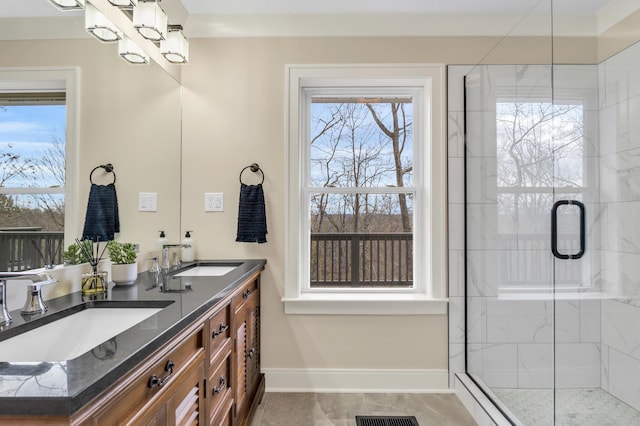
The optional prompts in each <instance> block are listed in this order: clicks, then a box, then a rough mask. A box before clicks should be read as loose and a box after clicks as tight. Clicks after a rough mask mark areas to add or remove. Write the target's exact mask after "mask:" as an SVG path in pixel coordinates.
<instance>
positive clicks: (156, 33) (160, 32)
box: [133, 0, 168, 41]
mask: <svg viewBox="0 0 640 426" xmlns="http://www.w3.org/2000/svg"><path fill="white" fill-rule="evenodd" d="M167 20H168V18H167V14H166V12H165V11H164V10H163V9H162V7H160V3H159V2H157V1H155V0H153V1H142V0H141V1H140V2H138V6H137V7H136V8H135V9H133V26H134V27H135V29H137V30H138V32H139V33H140V34H141V35H142V37H144V38H146V39H147V40H153V41H160V40H164V39H165V38H166V36H167Z"/></svg>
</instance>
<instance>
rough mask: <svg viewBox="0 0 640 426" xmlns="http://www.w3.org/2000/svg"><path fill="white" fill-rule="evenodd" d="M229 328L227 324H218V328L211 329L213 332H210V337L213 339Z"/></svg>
mask: <svg viewBox="0 0 640 426" xmlns="http://www.w3.org/2000/svg"><path fill="white" fill-rule="evenodd" d="M228 329H229V325H228V324H222V323H221V324H220V328H219V329H218V330H213V333H211V338H212V339H215V338H216V336H219V335H220V334H222V333H224V332H225V331H227V330H228Z"/></svg>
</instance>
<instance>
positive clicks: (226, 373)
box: [207, 345, 233, 419]
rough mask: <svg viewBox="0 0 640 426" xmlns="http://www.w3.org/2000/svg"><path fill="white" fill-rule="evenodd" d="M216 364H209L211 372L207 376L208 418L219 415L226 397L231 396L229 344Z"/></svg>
mask: <svg viewBox="0 0 640 426" xmlns="http://www.w3.org/2000/svg"><path fill="white" fill-rule="evenodd" d="M216 362H217V363H216V364H212V365H211V367H212V368H211V370H213V373H212V374H211V376H210V377H209V383H208V386H207V392H208V393H209V394H208V395H207V399H208V403H209V418H210V419H214V418H217V417H219V415H220V412H221V410H222V407H223V405H225V403H226V401H227V399H228V398H229V397H232V394H233V389H232V387H231V371H232V369H231V345H228V347H227V346H225V348H224V351H223V352H222V353H221V357H220V359H219V360H216Z"/></svg>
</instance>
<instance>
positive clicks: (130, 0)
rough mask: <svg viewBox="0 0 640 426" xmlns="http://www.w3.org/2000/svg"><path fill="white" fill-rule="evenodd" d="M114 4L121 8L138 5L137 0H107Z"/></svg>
mask: <svg viewBox="0 0 640 426" xmlns="http://www.w3.org/2000/svg"><path fill="white" fill-rule="evenodd" d="M107 1H108V2H109V3H111V4H112V5H114V6H117V7H120V8H123V9H131V8H134V7H136V6H137V5H138V0H107Z"/></svg>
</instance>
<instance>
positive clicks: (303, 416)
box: [251, 393, 476, 426]
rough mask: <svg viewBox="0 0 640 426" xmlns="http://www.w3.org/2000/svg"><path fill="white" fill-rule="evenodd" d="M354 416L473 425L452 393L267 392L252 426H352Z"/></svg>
mask: <svg viewBox="0 0 640 426" xmlns="http://www.w3.org/2000/svg"><path fill="white" fill-rule="evenodd" d="M356 415H365V416H415V417H416V419H417V420H418V424H419V425H420V426H466V425H475V424H476V422H475V421H474V420H473V418H472V417H471V415H470V414H469V413H468V412H467V410H466V409H465V408H464V406H463V405H462V403H461V402H460V400H459V399H458V397H457V396H455V395H454V394H378V393H376V394H362V393H349V394H329V393H266V394H265V395H264V398H263V399H262V402H261V404H260V405H259V406H258V410H257V411H256V414H255V416H254V418H253V422H252V423H251V426H334V425H335V426H355V424H356Z"/></svg>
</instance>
